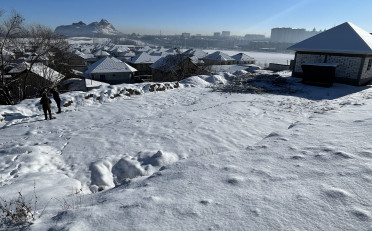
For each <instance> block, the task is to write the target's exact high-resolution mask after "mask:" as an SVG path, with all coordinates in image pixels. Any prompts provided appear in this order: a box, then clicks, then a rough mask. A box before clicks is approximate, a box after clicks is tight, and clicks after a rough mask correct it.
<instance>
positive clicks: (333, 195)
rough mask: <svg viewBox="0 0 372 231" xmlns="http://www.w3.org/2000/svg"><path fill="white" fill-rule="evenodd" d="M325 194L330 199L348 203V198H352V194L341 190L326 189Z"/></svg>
mask: <svg viewBox="0 0 372 231" xmlns="http://www.w3.org/2000/svg"><path fill="white" fill-rule="evenodd" d="M324 194H325V195H326V197H327V198H328V199H331V200H334V201H342V202H344V201H346V200H347V199H348V198H350V197H351V194H350V193H349V192H347V191H346V190H344V189H340V188H329V189H325V190H324Z"/></svg>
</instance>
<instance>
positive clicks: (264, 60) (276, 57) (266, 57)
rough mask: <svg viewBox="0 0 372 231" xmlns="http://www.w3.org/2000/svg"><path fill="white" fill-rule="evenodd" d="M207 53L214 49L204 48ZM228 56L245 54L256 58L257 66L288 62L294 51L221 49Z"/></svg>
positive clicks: (292, 57) (291, 58)
mask: <svg viewBox="0 0 372 231" xmlns="http://www.w3.org/2000/svg"><path fill="white" fill-rule="evenodd" d="M204 51H205V52H208V53H209V54H211V53H213V52H215V51H216V50H204ZM223 53H226V54H228V55H230V56H233V55H236V54H238V53H243V54H246V55H248V56H250V57H252V58H254V59H255V60H256V62H255V63H256V64H257V65H259V66H268V64H269V63H278V64H289V62H290V60H293V59H294V53H277V52H255V51H238V50H223Z"/></svg>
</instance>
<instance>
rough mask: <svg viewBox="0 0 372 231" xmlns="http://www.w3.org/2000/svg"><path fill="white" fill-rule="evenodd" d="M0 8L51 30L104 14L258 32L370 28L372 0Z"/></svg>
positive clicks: (51, 3)
mask: <svg viewBox="0 0 372 231" xmlns="http://www.w3.org/2000/svg"><path fill="white" fill-rule="evenodd" d="M0 9H3V10H5V11H6V12H10V11H11V10H13V9H14V10H16V11H17V12H19V13H21V14H22V15H23V16H24V18H25V19H26V22H27V23H40V24H44V25H46V26H49V27H51V28H53V29H55V27H57V26H59V25H70V24H71V23H73V22H78V21H83V22H85V23H86V24H88V23H91V22H95V21H100V20H101V19H103V18H104V19H107V20H108V21H109V22H110V23H112V24H113V26H114V27H115V28H116V29H118V30H120V31H122V32H124V33H132V32H135V33H140V34H159V33H160V31H161V33H162V34H180V33H182V32H189V33H191V34H196V33H200V34H205V35H212V34H213V32H217V31H223V30H228V31H231V34H232V35H245V34H264V35H266V36H267V37H269V36H270V31H271V28H274V27H292V28H305V29H307V30H312V29H313V28H314V27H315V28H316V29H317V30H323V29H329V28H331V27H334V26H336V25H338V24H341V23H343V22H347V21H348V22H352V23H354V24H355V25H357V26H359V27H361V28H363V29H364V30H366V31H369V32H372V0H354V1H351V0H255V1H252V0H130V1H129V0H106V1H102V0H100V1H98V0H0Z"/></svg>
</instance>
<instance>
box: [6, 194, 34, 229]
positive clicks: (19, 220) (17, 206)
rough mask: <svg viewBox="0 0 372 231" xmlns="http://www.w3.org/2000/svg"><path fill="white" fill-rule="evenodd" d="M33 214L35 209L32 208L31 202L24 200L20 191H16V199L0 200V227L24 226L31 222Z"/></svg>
mask: <svg viewBox="0 0 372 231" xmlns="http://www.w3.org/2000/svg"><path fill="white" fill-rule="evenodd" d="M35 206H36V201H35ZM35 216H36V211H35V210H33V209H32V206H31V202H26V200H25V198H24V197H23V195H22V193H21V192H18V198H17V199H12V200H9V201H7V200H5V199H1V201H0V225H1V226H0V227H12V226H13V227H14V226H17V227H24V226H27V225H30V224H32V222H33V221H34V220H35V218H36V217H35Z"/></svg>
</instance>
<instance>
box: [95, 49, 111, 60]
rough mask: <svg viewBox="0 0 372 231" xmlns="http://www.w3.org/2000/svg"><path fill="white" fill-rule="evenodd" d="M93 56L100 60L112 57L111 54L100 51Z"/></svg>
mask: <svg viewBox="0 0 372 231" xmlns="http://www.w3.org/2000/svg"><path fill="white" fill-rule="evenodd" d="M93 55H94V56H95V57H97V58H99V59H100V58H102V57H106V56H110V53H108V52H107V51H104V50H98V51H96V52H94V53H93Z"/></svg>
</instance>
